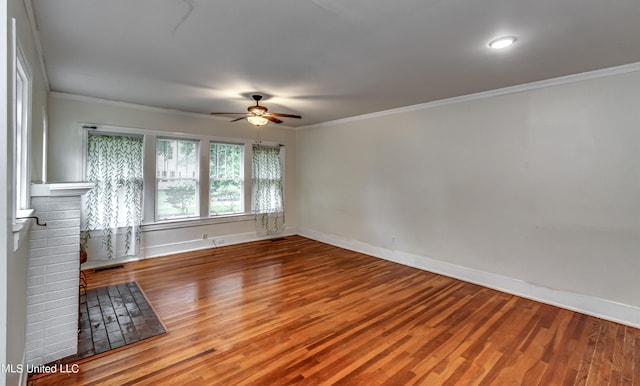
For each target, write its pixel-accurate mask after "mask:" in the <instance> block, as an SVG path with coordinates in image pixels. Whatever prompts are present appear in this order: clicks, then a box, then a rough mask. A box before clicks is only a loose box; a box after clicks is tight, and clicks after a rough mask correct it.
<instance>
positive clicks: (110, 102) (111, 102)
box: [49, 91, 295, 130]
mask: <svg viewBox="0 0 640 386" xmlns="http://www.w3.org/2000/svg"><path fill="white" fill-rule="evenodd" d="M49 97H51V98H57V99H66V100H72V101H76V102H87V103H99V104H103V105H108V106H114V107H124V108H129V109H135V110H140V111H148V112H154V113H163V114H175V115H182V116H186V117H192V118H201V119H202V118H205V119H210V120H214V121H221V122H227V123H229V121H228V120H227V119H228V118H224V117H219V116H215V115H210V114H204V113H196V112H193V111H185V110H178V109H167V108H164V107H156V106H150V105H143V104H138V103H131V102H122V101H115V100H112V99H102V98H96V97H90V96H86V95H79V94H70V93H65V92H58V91H51V92H49ZM271 128H278V129H286V130H295V129H294V128H293V127H291V126H287V125H282V124H281V125H278V126H271Z"/></svg>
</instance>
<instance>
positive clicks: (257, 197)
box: [252, 145, 284, 235]
mask: <svg viewBox="0 0 640 386" xmlns="http://www.w3.org/2000/svg"><path fill="white" fill-rule="evenodd" d="M252 164H253V167H252V177H253V179H252V185H253V210H254V212H255V214H256V231H257V233H258V234H261V235H271V234H277V233H280V232H282V231H283V230H284V202H283V188H282V161H281V158H280V148H279V147H267V146H258V145H254V146H253V162H252Z"/></svg>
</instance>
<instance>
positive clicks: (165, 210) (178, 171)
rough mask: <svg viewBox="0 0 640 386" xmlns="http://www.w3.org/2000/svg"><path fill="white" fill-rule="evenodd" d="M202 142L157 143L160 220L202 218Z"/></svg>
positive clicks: (173, 141)
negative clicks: (200, 155)
mask: <svg viewBox="0 0 640 386" xmlns="http://www.w3.org/2000/svg"><path fill="white" fill-rule="evenodd" d="M197 160H198V142H197V141H190V140H177V139H170V138H159V139H158V140H157V142H156V187H157V188H156V219H158V220H167V219H173V218H180V217H191V216H197V215H198V210H197V208H198V162H197Z"/></svg>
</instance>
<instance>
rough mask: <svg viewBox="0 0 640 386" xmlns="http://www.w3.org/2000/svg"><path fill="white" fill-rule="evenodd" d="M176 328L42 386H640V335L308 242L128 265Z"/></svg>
mask: <svg viewBox="0 0 640 386" xmlns="http://www.w3.org/2000/svg"><path fill="white" fill-rule="evenodd" d="M129 281H136V282H138V284H139V285H140V287H141V288H142V290H143V291H144V292H145V294H146V295H147V297H148V298H149V300H150V302H151V303H152V305H153V306H154V308H155V309H156V312H157V314H158V316H159V317H160V318H161V319H162V320H163V322H164V324H165V325H166V327H167V329H168V333H167V334H164V335H162V336H159V337H156V338H151V339H149V340H146V341H142V342H140V343H137V344H135V345H133V346H130V347H128V348H126V349H123V350H120V351H118V352H115V353H113V354H109V355H105V356H102V357H99V358H97V359H91V360H88V361H84V362H79V369H80V372H79V373H77V374H53V375H49V376H45V377H41V378H38V379H34V380H32V383H33V384H34V385H287V384H300V385H331V384H338V385H379V384H386V385H545V386H546V385H599V386H600V385H633V384H640V330H637V329H634V328H630V327H626V326H623V325H620V324H616V323H612V322H608V321H604V320H601V319H597V318H594V317H590V316H585V315H582V314H578V313H575V312H571V311H567V310H563V309H560V308H556V307H553V306H549V305H545V304H541V303H537V302H534V301H530V300H526V299H523V298H519V297H516V296H512V295H508V294H504V293H500V292H497V291H494V290H490V289H487V288H483V287H480V286H476V285H473V284H469V283H465V282H462V281H458V280H454V279H451V278H447V277H444V276H439V275H435V274H431V273H429V272H425V271H420V270H417V269H413V268H410V267H406V266H402V265H398V264H394V263H390V262H387V261H384V260H380V259H376V258H373V257H370V256H366V255H362V254H359V253H355V252H351V251H347V250H344V249H340V248H336V247H333V246H330V245H326V244H322V243H319V242H316V241H312V240H309V239H306V238H303V237H300V236H292V237H287V238H286V239H285V240H281V241H260V242H254V243H248V244H243V245H234V246H226V247H221V248H218V249H211V250H205V251H198V252H192V253H186V254H180V255H175V256H171V257H166V258H157V259H150V260H146V261H141V262H135V263H129V264H126V265H125V267H124V268H121V269H114V270H109V271H103V272H98V273H92V274H89V275H88V282H89V285H90V286H91V287H101V286H105V285H111V284H117V283H123V282H129Z"/></svg>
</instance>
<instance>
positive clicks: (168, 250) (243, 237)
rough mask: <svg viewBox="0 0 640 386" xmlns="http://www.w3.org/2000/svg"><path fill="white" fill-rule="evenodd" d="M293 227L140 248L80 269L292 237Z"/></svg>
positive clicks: (95, 261) (97, 261)
mask: <svg viewBox="0 0 640 386" xmlns="http://www.w3.org/2000/svg"><path fill="white" fill-rule="evenodd" d="M296 230H297V229H296V228H295V227H290V228H286V229H285V231H284V232H282V233H279V234H277V235H269V236H258V235H257V234H256V232H244V233H234V234H228V235H220V236H215V237H212V238H209V239H206V240H200V239H198V240H188V241H183V242H180V243H169V244H162V245H152V246H148V247H141V248H140V253H139V256H126V257H122V258H118V259H109V260H89V261H87V262H86V263H84V264H82V269H83V270H84V269H95V268H101V267H109V266H113V265H117V264H123V263H128V262H132V261H139V260H144V259H151V258H155V257H162V256H169V255H174V254H177V253H184V252H192V251H198V250H201V249H212V248H218V247H222V246H226V245H234V244H242V243H248V242H252V241H259V240H268V239H274V238H278V237H284V236H292V235H295V234H297V231H296ZM220 240H224V244H222V243H219V244H216V243H218V242H219V241H220Z"/></svg>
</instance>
